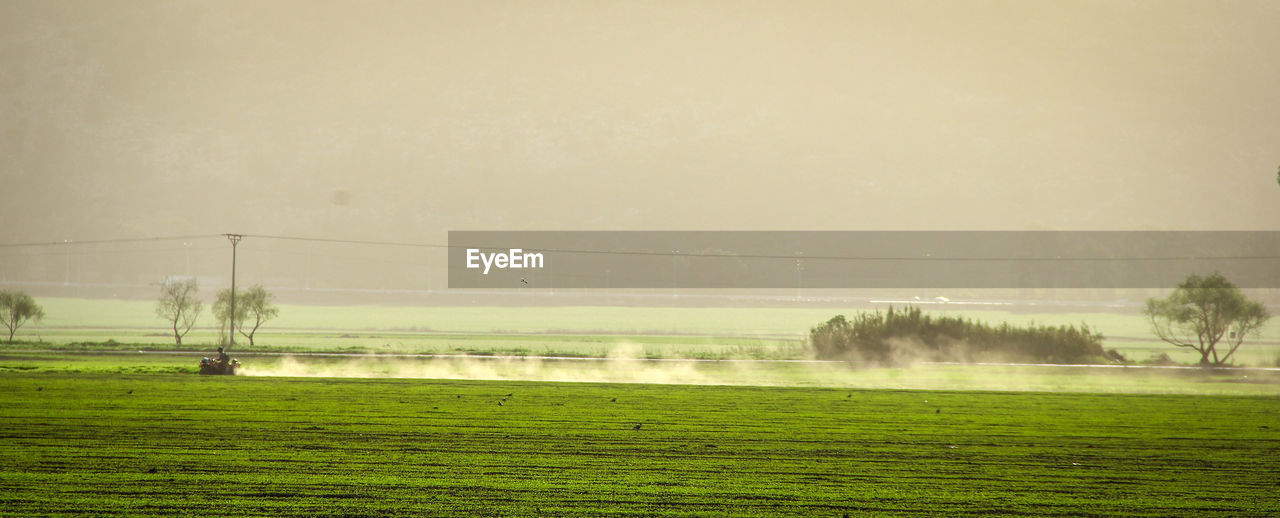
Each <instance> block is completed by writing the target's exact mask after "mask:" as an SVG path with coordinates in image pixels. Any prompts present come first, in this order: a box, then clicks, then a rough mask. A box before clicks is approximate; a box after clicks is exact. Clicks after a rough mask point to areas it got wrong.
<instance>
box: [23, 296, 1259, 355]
mask: <svg viewBox="0 0 1280 518" xmlns="http://www.w3.org/2000/svg"><path fill="white" fill-rule="evenodd" d="M40 302H41V304H43V305H44V307H45V310H46V312H47V313H48V318H46V319H45V320H44V321H43V322H41V323H40V324H38V325H31V326H29V327H24V328H23V329H22V330H21V331H20V332H19V335H18V338H19V339H22V340H34V341H37V342H43V345H42V346H40V347H39V348H44V347H49V346H54V347H64V346H66V345H68V344H73V343H84V342H90V343H95V344H100V343H102V342H106V341H108V340H113V341H115V342H118V345H116V346H111V345H108V346H106V347H104V346H101V345H95V346H93V347H91V348H92V349H99V350H100V349H103V348H117V349H132V350H136V349H155V350H171V349H174V348H175V347H174V344H173V338H172V336H171V334H170V332H168V331H167V330H166V329H165V328H164V323H163V322H162V321H161V320H160V319H158V318H156V317H155V315H154V310H153V303H152V302H150V301H123V300H89V299H67V298H48V299H41V301H40ZM926 310H927V311H928V312H930V313H940V314H948V315H958V316H964V317H967V318H973V319H977V320H981V321H985V322H990V323H999V322H1005V321H1007V322H1010V323H1014V324H1027V323H1031V322H1036V323H1043V324H1050V325H1063V324H1079V323H1081V322H1084V323H1088V324H1089V325H1090V326H1092V327H1094V328H1097V329H1098V330H1100V331H1101V332H1102V333H1103V334H1104V335H1106V336H1107V337H1108V338H1107V340H1106V343H1105V346H1106V347H1108V348H1116V349H1118V350H1119V351H1121V352H1122V353H1124V354H1126V355H1127V356H1128V357H1129V358H1130V359H1132V360H1135V361H1141V360H1145V359H1147V358H1150V357H1151V356H1153V355H1157V354H1162V353H1163V354H1168V355H1169V356H1170V357H1172V358H1173V359H1174V360H1176V361H1179V362H1184V363H1191V362H1194V361H1196V360H1197V359H1198V357H1197V356H1195V354H1194V353H1193V352H1191V351H1189V350H1187V349H1178V348H1175V347H1172V346H1170V345H1168V344H1165V343H1163V342H1160V341H1159V340H1157V339H1155V337H1154V336H1153V335H1152V334H1151V332H1150V330H1149V329H1148V326H1147V323H1146V321H1145V320H1144V319H1143V317H1142V316H1141V315H1138V314H1131V313H1111V312H1099V313H1042V314H1041V313H1010V312H1007V311H997V310H957V309H949V308H946V307H943V306H932V307H928V308H926ZM856 311H858V310H857V309H854V308H846V309H840V308H654V307H411V306H307V305H282V306H281V309H280V317H279V318H278V319H276V320H274V321H271V322H269V323H267V324H266V325H265V326H264V327H263V328H262V329H261V330H260V331H259V334H258V335H257V336H256V338H257V340H256V341H257V346H256V347H255V349H256V350H266V351H329V352H337V351H345V352H372V353H473V354H474V353H481V354H487V353H497V354H538V355H559V356H596V357H604V356H607V355H608V354H610V352H611V351H612V350H614V349H616V348H618V347H620V346H624V347H635V346H638V347H639V348H640V351H641V352H640V355H641V356H643V357H649V358H658V357H663V358H708V359H715V358H767V359H802V358H805V357H807V352H806V349H805V347H804V338H805V336H806V333H807V332H808V330H809V328H810V327H811V326H814V325H817V324H819V323H821V322H824V321H826V320H827V319H828V318H830V317H832V316H834V315H836V314H839V313H843V314H846V315H848V314H853V313H854V312H856ZM210 320H211V317H210V316H209V314H208V311H207V310H206V312H205V314H204V316H203V317H202V320H201V324H200V325H202V326H207V325H208V323H209V321H210ZM216 342H217V335H216V333H215V332H214V330H212V329H210V328H207V327H197V328H196V329H195V330H193V331H192V332H191V334H189V335H188V336H187V338H186V340H185V341H184V346H185V347H184V348H185V349H188V350H209V349H211V348H212V344H215V343H216ZM237 342H238V344H239V345H240V346H241V347H242V348H243V349H248V348H247V347H246V346H245V344H244V342H245V340H243V339H239V340H238V341H237ZM23 347H24V348H31V346H23ZM1278 361H1280V318H1275V319H1272V321H1271V322H1270V323H1269V324H1268V325H1267V327H1266V328H1265V329H1264V330H1263V332H1262V337H1261V338H1260V339H1258V340H1254V341H1251V342H1248V343H1246V345H1245V346H1244V347H1242V348H1241V349H1240V351H1239V352H1238V353H1237V356H1236V363H1237V364H1241V365H1255V366H1275V365H1277V363H1276V362H1278Z"/></svg>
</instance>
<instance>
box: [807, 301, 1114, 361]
mask: <svg viewBox="0 0 1280 518" xmlns="http://www.w3.org/2000/svg"><path fill="white" fill-rule="evenodd" d="M1102 338H1103V337H1102V334H1101V333H1098V332H1096V331H1095V330H1093V329H1091V328H1090V327H1089V326H1088V325H1087V324H1080V325H1079V326H1075V325H1066V326H1056V327H1054V326H1045V325H1034V324H1033V325H1030V326H1027V327H1017V326H1012V325H1009V324H1008V323H1007V322H1006V323H1002V324H1000V325H999V326H991V325H987V324H984V323H981V322H977V321H972V320H967V319H962V318H959V317H946V316H944V317H938V318H935V317H932V316H930V315H925V314H924V313H923V312H922V311H920V308H916V307H910V306H908V307H907V308H905V309H901V310H895V309H894V308H893V307H890V308H889V311H888V312H887V313H881V312H879V311H876V312H874V313H868V312H860V313H858V314H857V315H854V317H853V319H852V320H850V319H846V318H845V317H844V316H843V315H836V316H835V317H832V318H831V320H828V321H827V322H826V323H823V324H822V325H819V326H816V327H813V328H811V329H810V330H809V344H810V346H811V347H812V348H813V351H814V353H815V355H816V356H817V357H818V358H821V359H840V360H849V361H854V362H863V363H872V364H880V365H898V364H903V363H910V362H912V361H1036V362H1046V363H1091V362H1099V361H1103V360H1104V359H1106V358H1107V354H1106V353H1105V352H1104V351H1103V350H1102ZM1115 359H1116V360H1122V357H1118V358H1115Z"/></svg>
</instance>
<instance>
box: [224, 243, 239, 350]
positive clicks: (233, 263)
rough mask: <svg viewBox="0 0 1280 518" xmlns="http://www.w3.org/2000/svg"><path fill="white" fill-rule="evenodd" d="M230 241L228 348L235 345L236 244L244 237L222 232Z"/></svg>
mask: <svg viewBox="0 0 1280 518" xmlns="http://www.w3.org/2000/svg"><path fill="white" fill-rule="evenodd" d="M223 235H225V236H227V239H228V240H229V241H231V317H230V318H231V329H230V337H231V343H230V344H228V345H227V348H228V349H230V348H232V347H235V345H236V245H239V244H240V238H242V237H244V236H242V235H240V234H223Z"/></svg>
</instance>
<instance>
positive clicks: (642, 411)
mask: <svg viewBox="0 0 1280 518" xmlns="http://www.w3.org/2000/svg"><path fill="white" fill-rule="evenodd" d="M508 394H509V395H508ZM503 398H506V400H505V401H504V400H503ZM615 399H616V401H615ZM499 402H502V403H503V404H502V405H501V406H499V404H498V403H499ZM0 422H3V423H4V426H3V427H0V488H3V490H2V491H0V509H3V510H4V513H11V514H16V515H29V514H81V515H100V514H113V513H125V514H145V515H171V514H194V515H235V516H240V515H246V514H253V515H263V514H270V515H276V516H311V515H317V514H326V515H332V514H358V515H377V514H395V515H533V516H538V515H543V516H545V515H557V516H586V515H592V516H596V515H622V516H626V515H635V516H638V515H644V516H654V515H669V516H692V515H734V516H774V515H786V516H840V515H842V514H845V513H848V514H889V515H945V516H961V515H972V516H991V515H1016V516H1027V515H1116V516H1174V515H1184V516H1215V515H1216V516H1268V515H1270V516H1274V515H1276V514H1280V500H1278V499H1276V498H1275V495H1276V494H1277V492H1278V491H1280V479H1277V478H1276V473H1280V399H1277V398H1275V397H1226V396H1169V395H1160V396H1155V395H1145V396H1143V395H1096V394H1055V393H998V392H997V393H989V392H988V393H974V392H918V391H861V390H854V391H850V390H847V389H821V388H777V387H774V388H763V387H707V386H681V385H674V386H673V385H619V384H585V383H570V384H565V383H533V382H511V381H496V382H480V381H448V380H388V379H379V380H352V379H287V378H245V377H200V376H196V375H184V374H151V375H129V374H124V375H118V374H86V373H79V374H75V373H66V372H47V373H33V372H6V373H0ZM636 424H640V425H642V426H641V429H640V430H634V429H633V428H634V427H635V425H636Z"/></svg>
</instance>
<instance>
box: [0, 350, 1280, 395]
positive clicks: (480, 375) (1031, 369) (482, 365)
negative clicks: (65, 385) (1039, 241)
mask: <svg viewBox="0 0 1280 518" xmlns="http://www.w3.org/2000/svg"><path fill="white" fill-rule="evenodd" d="M237 356H238V357H239V360H240V364H241V366H240V370H239V371H238V374H240V375H243V376H249V377H263V376H266V377H295V378H309V377H324V378H415V379H453V380H491V381H554V382H582V383H644V384H668V385H738V386H769V387H830V388H847V389H891V390H949V391H952V390H960V391H966V390H981V391H1019V392H1022V391H1032V392H1078V393H1114V394H1200V395H1250V396H1280V370H1277V369H1198V368H1147V367H1106V366H1099V367H1070V366H1028V365H952V364H918V365H913V366H909V367H893V368H855V367H852V366H850V365H847V364H844V363H835V362H796V361H697V360H640V359H635V358H632V357H628V356H626V355H625V351H623V352H620V353H615V355H614V356H612V357H610V358H602V359H591V360H582V359H549V358H536V357H518V356H505V357H477V356H467V357H457V356H451V357H407V356H403V355H401V356H393V355H365V356H353V355H346V356H332V355H329V356H313V355H306V354H298V355H289V354H255V353H252V352H242V353H241V354H238V355H237ZM199 358H200V353H198V352H188V353H172V352H159V353H138V352H136V351H135V352H124V351H120V352H101V351H90V352H3V351H0V379H3V377H4V376H6V375H9V374H13V373H48V374H53V373H81V374H95V373H116V374H178V373H187V374H190V375H191V376H192V378H193V379H195V378H197V377H199V376H197V375H196V374H195V372H196V371H197V370H198V367H197V366H198V363H199Z"/></svg>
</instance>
